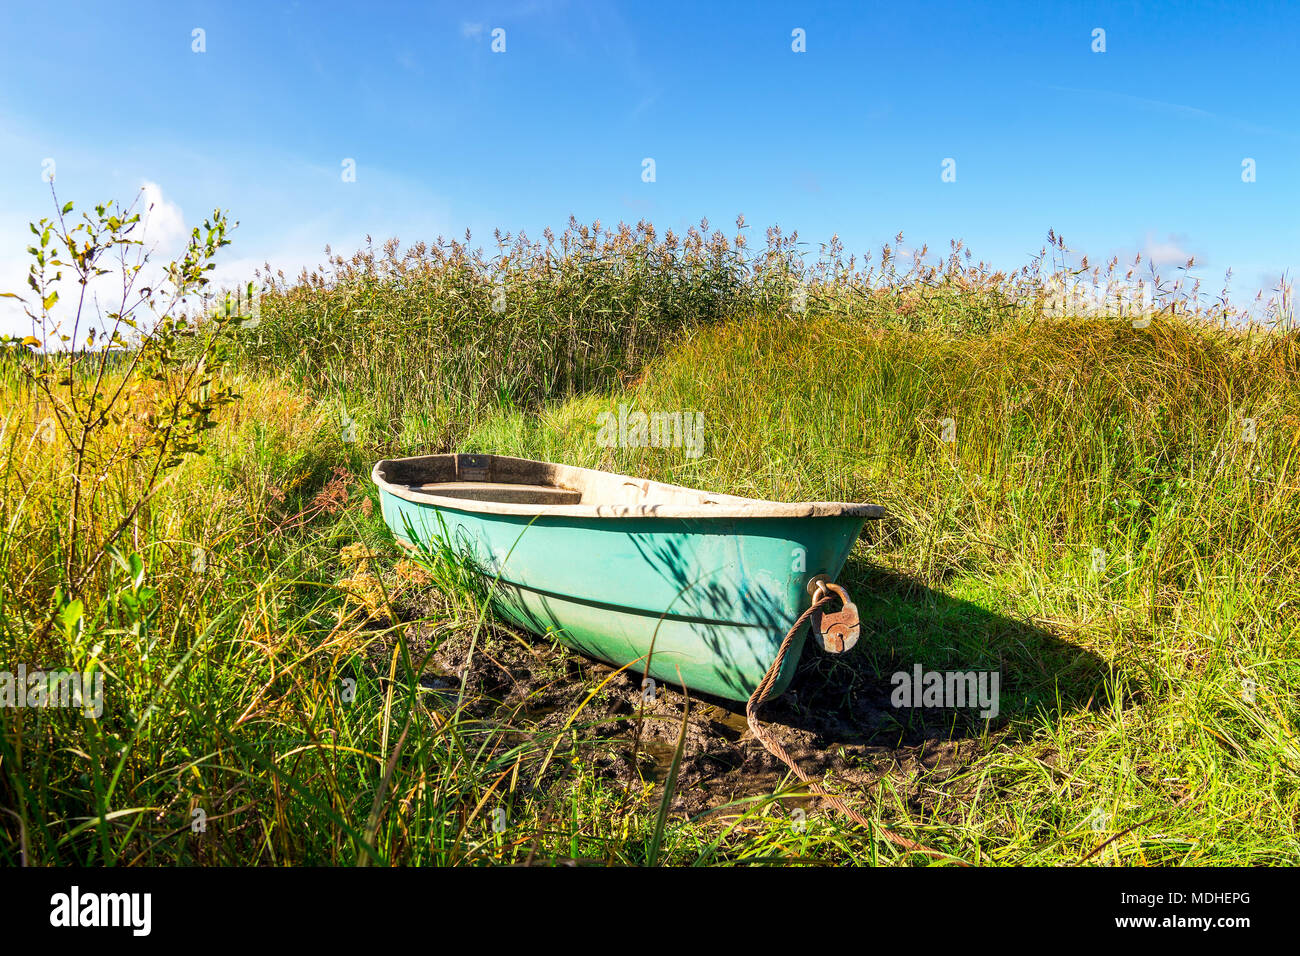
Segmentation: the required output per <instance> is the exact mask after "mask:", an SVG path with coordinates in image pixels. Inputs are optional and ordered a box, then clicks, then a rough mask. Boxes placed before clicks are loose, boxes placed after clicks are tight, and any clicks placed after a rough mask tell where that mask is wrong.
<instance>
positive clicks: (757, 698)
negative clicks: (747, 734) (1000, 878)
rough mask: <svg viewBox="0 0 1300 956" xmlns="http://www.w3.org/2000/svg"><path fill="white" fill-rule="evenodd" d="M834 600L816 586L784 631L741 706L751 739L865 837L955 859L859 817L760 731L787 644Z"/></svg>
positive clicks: (777, 742) (822, 587) (832, 595)
mask: <svg viewBox="0 0 1300 956" xmlns="http://www.w3.org/2000/svg"><path fill="white" fill-rule="evenodd" d="M834 597H835V595H834V594H832V593H831V592H830V591H829V590H828V589H827V588H826V587H825V586H824V585H818V588H817V593H816V594H814V595H813V602H812V605H811V606H810V607H809V608H808V610H806V611H804V612H803V613H802V614H800V615H799V619H798V620H796V621H795V622H794V624H793V625H791V627H790V630H789V631H788V632H786V635H785V640H783V641H782V642H781V647H780V649H779V650H777V652H776V659H775V660H773V661H772V666H771V667H769V668H768V669H767V673H766V674H764V675H763V679H762V680H761V681H759V682H758V686H757V687H756V688H754V693H753V694H751V695H750V697H749V700H748V701H747V702H746V703H745V717H746V718H747V720H748V721H749V729H750V730H751V731H753V733H754V736H755V737H757V738H758V742H759V743H761V744H762V745H763V746H764V747H765V748H766V749H767V752H768V753H770V754H771V755H772V756H774V757H776V758H778V759H779V760H780V761H781V762H782V763H784V764H785V765H786V766H787V767H789V768H790V769H791V770H792V771H794V775H795V776H796V777H798V778H799V779H800V780H802V781H803V782H804V783H805V784H807V785H808V789H809V790H811V791H812V792H813V793H814V794H815V795H816V796H818V797H821V798H822V799H823V800H825V801H826V802H827V803H828V804H830V805H831V806H832V807H834V808H835V809H836V810H839V811H840V812H841V813H843V814H844V815H845V816H847V817H848V818H849V819H850V820H852V821H853V822H855V823H857V824H859V825H860V826H863V827H865V828H866V831H867V834H868V835H871V834H873V833H874V834H879V835H880V837H881V838H882V839H885V840H888V841H889V842H890V843H892V844H894V845H895V846H898V847H901V848H902V849H904V850H907V851H909V852H911V853H924V854H925V855H926V856H935V857H942V858H944V859H950V860H951V859H955V858H954V857H952V856H950V855H949V854H947V853H940V852H939V851H938V850H932V849H930V847H928V846H925V845H924V844H921V843H917V842H916V841H915V840H909V839H908V838H907V837H904V836H899V835H898V834H897V833H894V832H893V831H892V830H890V829H888V828H887V827H884V826H881V825H880V824H879V823H875V822H873V821H872V820H870V819H868V818H867V817H865V816H863V815H862V814H861V813H859V812H858V811H857V810H854V809H853V808H852V807H851V806H849V805H848V804H847V803H845V802H844V801H843V800H842V799H841V798H839V797H837V796H836V795H835V794H833V793H830V792H828V791H827V790H826V789H825V788H824V787H823V786H822V785H821V784H819V783H818V782H817V781H816V780H814V779H813V778H812V777H810V776H809V775H808V774H806V773H804V772H803V770H801V769H800V767H799V764H797V763H796V762H795V760H794V758H793V757H791V756H790V754H789V753H788V752H787V751H786V749H785V748H784V747H783V746H781V742H780V741H779V740H777V739H776V738H775V737H773V736H772V735H771V734H769V733H768V732H767V731H766V730H764V729H763V726H762V725H761V724H760V723H759V722H758V708H759V705H761V704H762V703H763V701H764V700H765V699H766V698H767V695H768V693H769V692H770V691H771V689H772V685H773V684H775V683H776V679H777V676H778V675H779V674H780V673H781V665H782V664H783V663H784V662H785V655H786V652H788V651H789V650H790V644H791V643H792V642H793V641H794V639H795V635H797V634H798V633H799V631H800V629H801V628H802V627H803V626H804V624H806V623H807V622H808V619H809V618H810V617H812V615H813V613H814V612H815V611H816V610H817V609H818V608H819V607H821V606H822V605H823V604H826V603H827V602H829V601H831V600H833V599H834ZM957 862H964V861H957Z"/></svg>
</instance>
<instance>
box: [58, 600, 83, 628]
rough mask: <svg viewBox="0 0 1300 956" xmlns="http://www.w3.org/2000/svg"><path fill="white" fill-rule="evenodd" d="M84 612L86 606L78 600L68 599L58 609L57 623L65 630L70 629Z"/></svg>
mask: <svg viewBox="0 0 1300 956" xmlns="http://www.w3.org/2000/svg"><path fill="white" fill-rule="evenodd" d="M85 613H86V606H85V605H84V604H82V603H81V602H80V601H69V602H68V603H67V604H66V605H65V606H64V607H63V608H62V610H60V611H59V623H60V624H62V625H63V629H64V630H65V631H71V630H72V629H73V628H74V627H76V626H77V624H78V622H80V621H81V618H82V617H83V616H84V615H85Z"/></svg>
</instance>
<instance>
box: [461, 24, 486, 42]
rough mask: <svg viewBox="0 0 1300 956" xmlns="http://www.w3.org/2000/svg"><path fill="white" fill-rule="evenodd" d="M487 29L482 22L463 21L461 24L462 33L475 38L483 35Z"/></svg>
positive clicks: (464, 35)
mask: <svg viewBox="0 0 1300 956" xmlns="http://www.w3.org/2000/svg"><path fill="white" fill-rule="evenodd" d="M484 29H485V27H484V25H483V24H482V23H462V24H461V25H460V35H461V36H463V37H469V38H471V39H474V38H476V37H480V36H482V35H483V30H484Z"/></svg>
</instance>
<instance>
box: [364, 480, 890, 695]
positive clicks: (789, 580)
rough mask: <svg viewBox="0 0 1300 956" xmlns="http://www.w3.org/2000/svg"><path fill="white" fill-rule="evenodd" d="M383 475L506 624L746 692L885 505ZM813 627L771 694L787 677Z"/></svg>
mask: <svg viewBox="0 0 1300 956" xmlns="http://www.w3.org/2000/svg"><path fill="white" fill-rule="evenodd" d="M372 477H373V479H374V482H375V484H376V485H377V486H378V487H379V496H380V502H381V504H382V507H383V514H384V519H385V521H386V522H387V524H388V527H389V528H390V529H391V530H392V532H393V534H394V535H395V536H396V537H397V539H398V540H399V541H400V542H401V543H402V544H404V545H406V546H408V547H411V548H416V549H426V548H432V547H437V546H439V545H441V546H447V547H450V548H452V549H453V550H454V551H455V552H457V553H458V554H459V555H462V556H463V557H464V558H466V559H468V560H469V561H471V562H472V563H473V566H474V567H475V568H476V569H477V570H478V571H479V573H481V574H482V575H483V576H484V577H485V578H486V579H487V580H488V581H489V583H490V585H491V593H492V596H493V604H494V606H495V608H496V610H497V611H498V613H499V614H501V615H502V616H503V617H504V618H505V619H507V620H508V621H510V622H512V623H514V624H516V625H518V626H519V627H521V628H524V629H526V630H529V631H532V632H534V633H536V634H541V635H549V636H551V637H554V638H555V639H557V640H559V641H561V642H563V643H564V644H566V645H568V646H569V647H571V648H573V649H574V650H576V651H578V652H579V653H582V654H585V655H587V656H589V657H592V658H596V659H598V660H602V661H605V662H607V663H610V664H613V665H615V666H618V667H622V666H624V665H631V666H630V667H629V670H630V671H632V672H633V673H636V674H641V673H645V674H648V676H649V677H651V678H654V679H655V680H658V681H660V682H666V683H669V684H673V685H683V684H684V685H685V686H686V687H688V688H690V689H692V690H694V691H699V692H703V693H708V694H713V695H716V696H718V697H723V698H727V699H730V700H740V701H743V700H747V699H748V698H749V696H750V695H751V693H753V691H754V689H755V687H756V686H757V685H758V683H759V681H761V680H762V679H763V676H764V675H765V674H766V672H767V671H768V669H769V667H771V665H772V664H773V662H774V661H775V659H776V655H777V651H778V648H779V647H780V645H781V642H782V639H783V638H784V637H785V635H786V632H787V631H788V630H789V629H790V627H791V625H793V624H794V623H795V621H796V620H797V619H798V618H799V616H800V615H801V614H803V613H804V612H805V611H807V610H808V608H809V606H810V603H811V601H812V596H811V595H812V593H813V588H810V584H815V582H816V581H818V580H826V579H829V580H832V581H833V580H834V578H835V576H836V575H837V574H839V572H840V569H841V568H842V567H843V565H844V561H845V559H846V558H847V557H848V554H849V551H850V550H851V549H852V547H853V543H854V541H855V540H856V539H857V536H858V533H859V532H860V531H861V530H862V526H863V524H864V523H865V522H866V521H868V520H869V519H874V518H881V517H883V516H884V513H885V512H884V509H883V508H880V507H879V506H877V505H872V504H846V503H843V502H824V501H817V502H799V503H793V504H788V503H779V502H771V501H762V500H758V499H754V498H740V497H736V496H733V495H720V494H710V493H708V492H704V491H696V490H694V489H691V488H683V487H680V486H677V485H669V484H664V483H662V482H655V481H647V480H644V479H640V478H630V477H627V476H625V475H616V474H612V473H610V472H605V471H596V470H593V469H590V468H575V467H570V466H568V465H557V464H551V463H549V462H541V461H531V460H528V459H523V458H509V457H505V456H500V455H456V454H449V455H427V456H423V457H419V458H400V459H392V460H385V461H381V462H379V463H378V464H376V465H375V467H374V471H373V473H372ZM854 613H855V614H856V611H855V612H854ZM829 616H830V615H828V618H829ZM806 630H807V629H801V632H800V633H799V634H798V635H797V636H796V637H795V638H794V640H793V641H792V643H791V645H790V647H789V650H788V652H787V654H786V657H785V659H784V661H783V663H782V665H781V670H780V672H779V674H778V675H777V678H776V681H775V682H774V683H773V685H772V688H771V691H770V692H769V694H768V695H766V696H768V697H772V696H776V695H777V694H780V693H781V692H782V691H784V690H785V688H786V687H787V685H788V684H789V683H790V679H791V677H792V676H793V675H794V671H795V667H796V665H797V664H798V660H799V656H800V653H801V652H802V649H803V643H804V639H805V634H806ZM814 631H815V632H816V628H814ZM853 638H854V639H856V629H854V633H853ZM849 643H850V644H851V641H850V642H849ZM832 644H834V645H835V646H833V647H831V649H839V647H840V646H842V645H843V641H835V642H832ZM845 649H847V648H845Z"/></svg>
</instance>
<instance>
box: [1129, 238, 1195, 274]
mask: <svg viewBox="0 0 1300 956" xmlns="http://www.w3.org/2000/svg"><path fill="white" fill-rule="evenodd" d="M1193 255H1194V254H1193V253H1191V252H1189V251H1188V250H1187V237H1186V236H1175V235H1173V234H1172V233H1171V234H1170V235H1168V236H1166V237H1165V238H1164V239H1157V238H1156V237H1155V235H1154V234H1153V233H1150V232H1149V233H1147V241H1146V244H1145V245H1144V246H1143V247H1142V258H1143V259H1145V260H1146V261H1147V262H1149V263H1151V264H1152V265H1154V266H1157V267H1159V266H1185V265H1187V260H1188V259H1191V258H1193ZM1196 258H1197V259H1198V260H1199V258H1200V257H1199V256H1197V257H1196Z"/></svg>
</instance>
